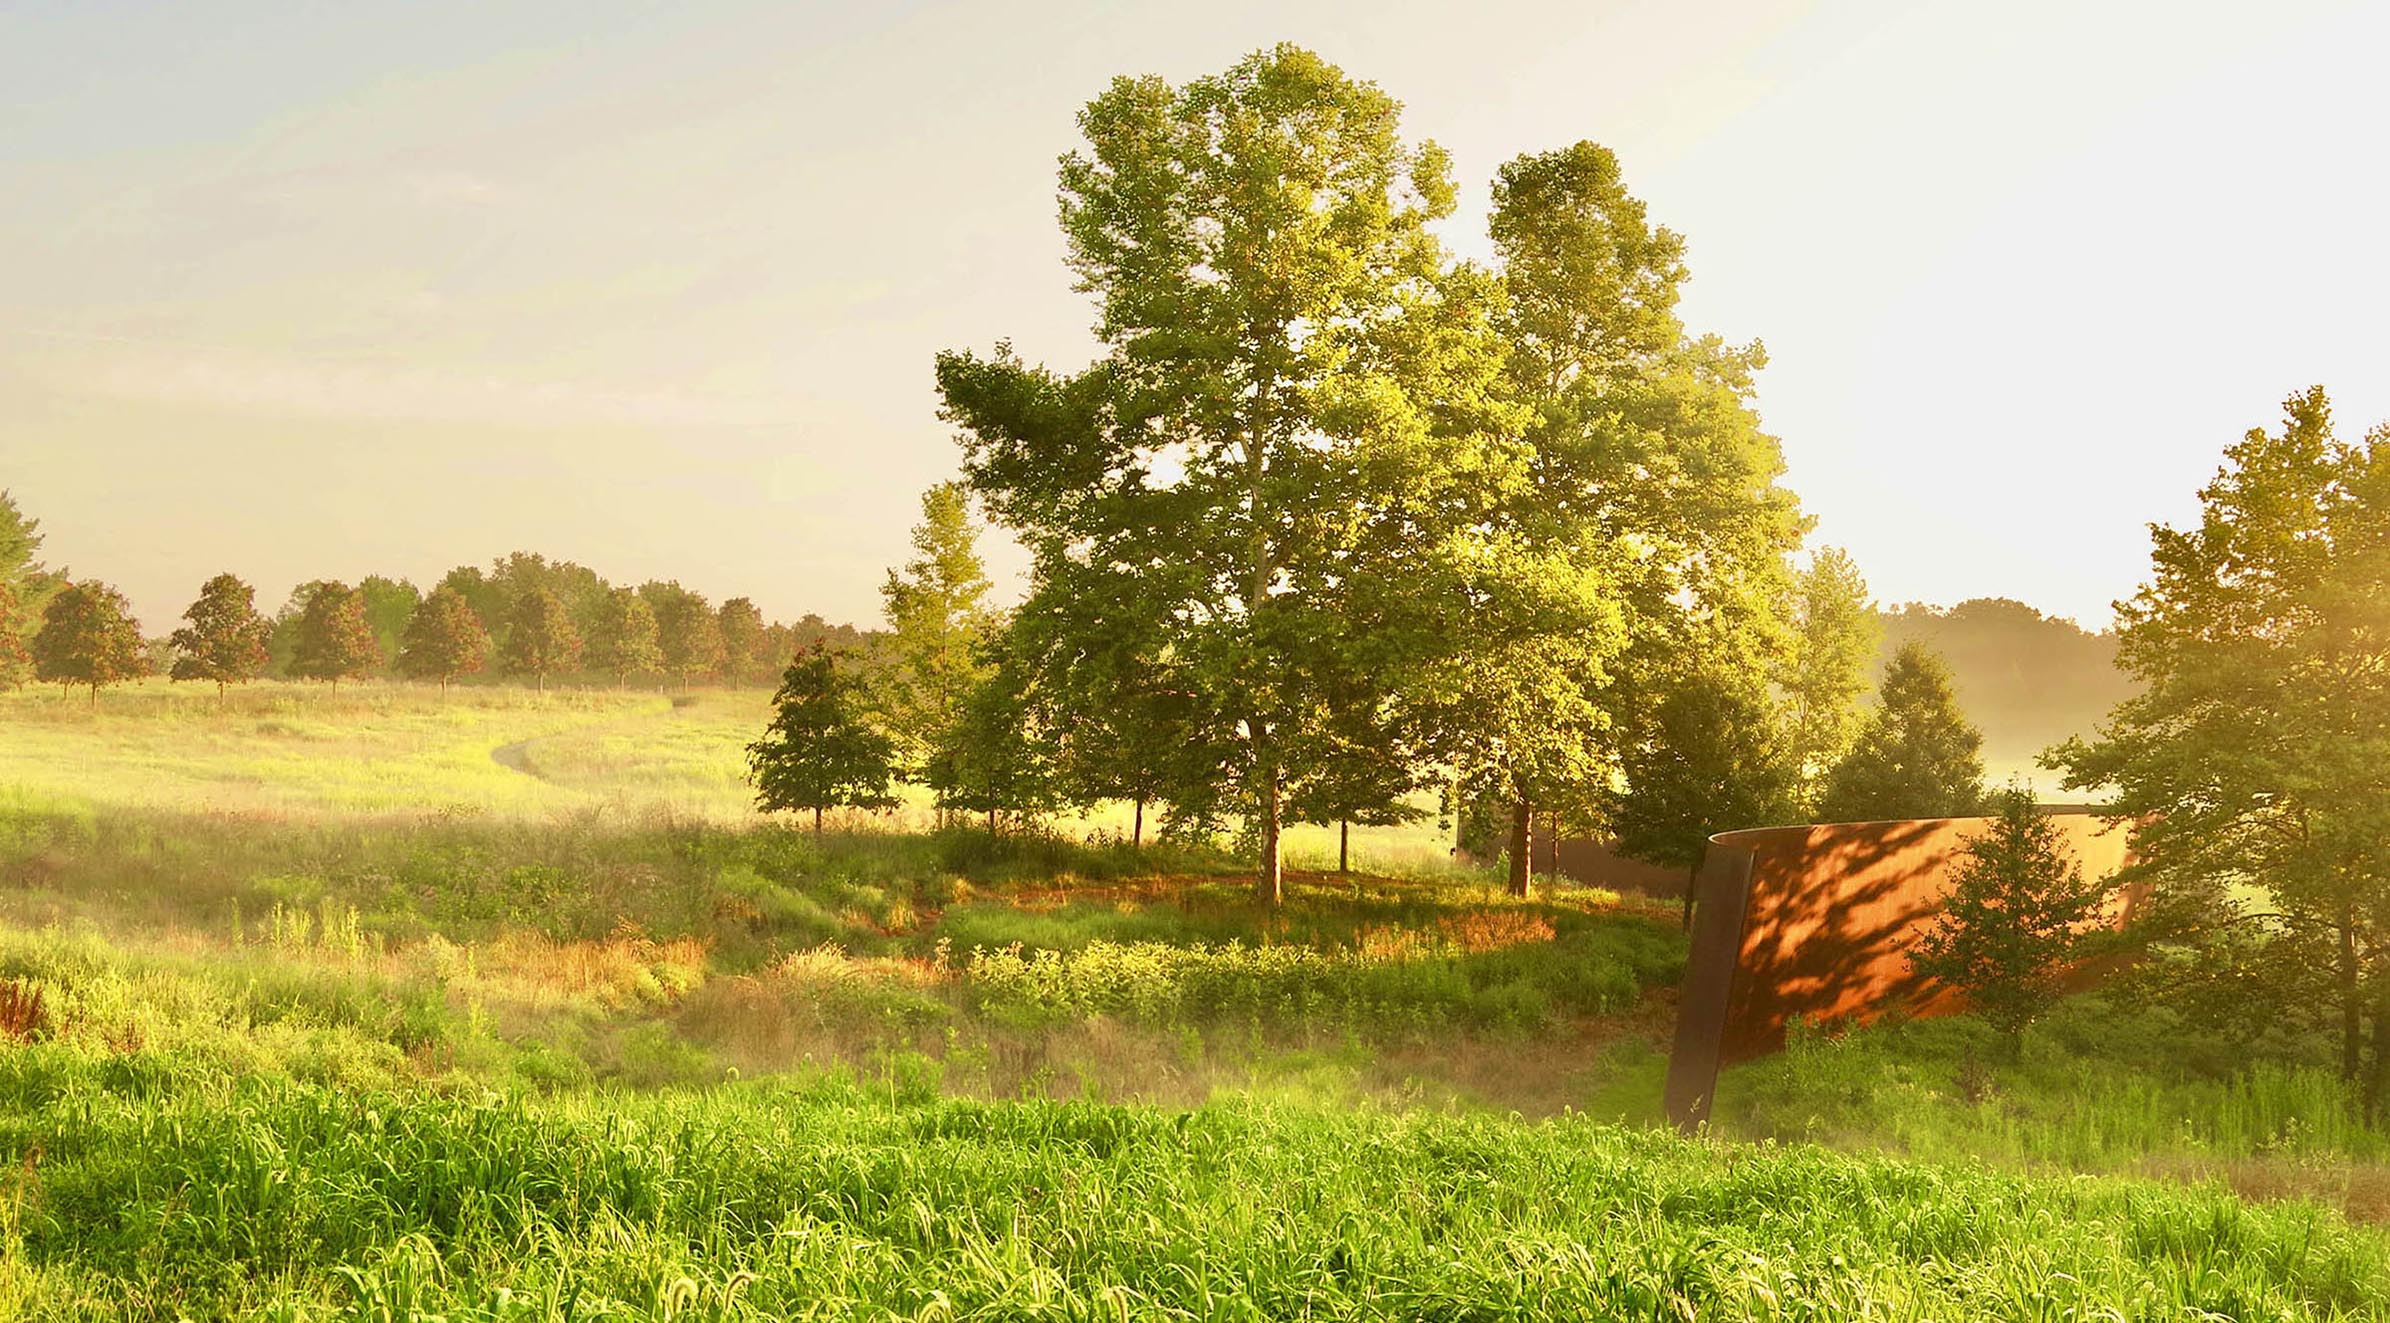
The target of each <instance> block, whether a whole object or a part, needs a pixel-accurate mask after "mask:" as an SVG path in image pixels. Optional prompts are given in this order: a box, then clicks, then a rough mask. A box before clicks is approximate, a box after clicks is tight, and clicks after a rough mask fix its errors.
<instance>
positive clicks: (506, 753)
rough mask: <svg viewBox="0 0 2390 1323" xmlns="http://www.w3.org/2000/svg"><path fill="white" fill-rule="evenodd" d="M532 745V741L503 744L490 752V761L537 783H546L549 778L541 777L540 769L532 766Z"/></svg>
mask: <svg viewBox="0 0 2390 1323" xmlns="http://www.w3.org/2000/svg"><path fill="white" fill-rule="evenodd" d="M532 743H533V741H531V740H516V741H515V742H514V743H512V744H501V745H499V746H498V747H497V748H495V749H492V750H490V761H491V762H494V763H496V764H498V765H499V766H500V767H504V768H507V769H508V770H510V771H516V772H521V773H522V774H523V775H525V776H528V777H530V778H531V779H533V780H535V781H545V780H547V779H548V778H546V777H544V776H541V775H540V774H539V771H538V769H536V768H534V767H533V766H532V765H531V745H532Z"/></svg>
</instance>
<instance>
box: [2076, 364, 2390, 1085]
mask: <svg viewBox="0 0 2390 1323" xmlns="http://www.w3.org/2000/svg"><path fill="white" fill-rule="evenodd" d="M2284 410H2285V418H2284V422H2283V425H2282V428H2281V430H2280V431H2278V432H2268V431H2265V430H2263V429H2252V430H2251V431H2250V432H2249V433H2248V434H2247V435H2246V436H2245V437H2243V439H2242V440H2241V441H2240V443H2239V444H2237V445H2235V446H2233V447H2232V448H2231V449H2229V450H2228V451H2226V452H2225V461H2224V465H2223V467H2222V469H2221V470H2220V471H2219V472H2218V473H2217V474H2216V476H2215V478H2214V480H2213V481H2211V482H2209V483H2208V484H2207V486H2206V487H2205V488H2204V489H2202V491H2201V492H2200V512H2199V519H2198V522H2197V523H2196V524H2195V525H2193V526H2190V527H2186V528H2175V527H2167V526H2159V527H2155V528H2153V529H2152V530H2151V555H2150V560H2151V572H2150V578H2149V580H2148V582H2147V583H2145V584H2144V585H2143V586H2142V588H2141V590H2140V591H2139V592H2138V593H2136V594H2135V595H2134V596H2133V597H2132V598H2131V599H2129V600H2127V601H2125V602H2121V603H2119V604H2118V605H2117V629H2118V634H2119V648H2118V662H2119V664H2120V665H2121V666H2122V667H2123V668H2124V669H2125V671H2126V672H2127V673H2129V674H2130V675H2131V676H2132V677H2133V678H2134V679H2136V680H2138V681H2139V682H2140V683H2141V685H2142V686H2143V687H2142V690H2141V692H2140V693H2139V694H2138V695H2136V696H2134V697H2131V698H2128V699H2126V700H2125V701H2124V702H2123V703H2121V704H2119V705H2118V706H2117V707H2116V709H2115V711H2114V713H2113V714H2112V715H2111V716H2110V718H2109V720H2108V723H2107V725H2106V726H2105V727H2104V728H2103V729H2102V731H2101V732H2100V734H2099V736H2098V738H2096V739H2093V740H2088V741H2086V740H2075V741H2070V742H2069V743H2068V744H2066V745H2065V746H2063V747H2062V748H2061V749H2059V750H2057V751H2056V761H2057V762H2058V763H2059V764H2060V765H2063V766H2064V767H2065V768H2066V769H2067V784H2068V785H2069V786H2070V787H2072V788H2076V789H2086V790H2105V791H2108V792H2111V793H2112V794H2113V800H2112V805H2113V809H2114V811H2115V812H2117V813H2118V814H2120V815H2122V816H2124V817H2127V818H2129V819H2130V820H2131V821H2132V822H2133V823H2134V828H2133V850H2134V856H2135V862H2134V864H2133V865H2132V866H2131V867H2130V868H2129V869H2128V870H2127V871H2126V873H2125V874H2124V877H2125V878H2126V879H2127V880H2132V881H2139V882H2144V883H2147V884H2148V885H2149V886H2150V887H2151V889H2152V890H2151V894H2150V903H2149V904H2148V906H2147V907H2146V908H2145V915H2146V921H2145V923H2144V925H2143V932H2144V935H2145V936H2146V937H2147V938H2148V939H2149V941H2150V942H2151V944H2152V948H2153V953H2154V958H2153V959H2152V960H2150V961H2146V962H2144V964H2145V966H2146V967H2147V972H2148V973H2150V974H2151V975H2152V976H2154V977H2160V978H2162V979H2165V980H2168V981H2171V982H2173V983H2174V988H2175V990H2177V991H2181V992H2184V993H2188V994H2196V995H2194V996H2193V997H2192V1004H2193V1005H2195V1006H2197V1007H2199V1008H2201V1009H2206V1010H2211V1011H2214V1012H2216V1013H2217V1014H2218V1015H2219V1017H2220V1018H2224V1019H2225V1020H2226V1021H2227V1022H2228V1023H2237V1024H2240V1025H2242V1026H2245V1027H2250V1028H2252V1029H2253V1030H2262V1031H2264V1032H2269V1033H2277V1034H2278V1033H2280V1032H2282V1031H2284V1030H2296V1029H2299V1028H2316V1029H2326V1028H2328V1029H2329V1030H2331V1031H2336V1033H2337V1036H2338V1038H2339V1040H2340V1050H2341V1067H2342V1069H2343V1071H2344V1072H2345V1073H2346V1074H2347V1075H2348V1076H2349V1077H2350V1078H2351V1079H2359V1078H2362V1079H2363V1080H2364V1081H2365V1084H2366V1087H2367V1089H2368V1091H2369V1092H2370V1093H2371V1094H2372V1096H2373V1097H2374V1098H2375V1099H2376V1100H2377V1101H2382V1100H2385V1099H2390V772H2386V771H2385V769H2390V428H2377V429H2376V430H2374V431H2373V432H2371V433H2369V434H2368V435H2367V436H2366V437H2365V438H2364V439H2363V440H2362V441H2360V442H2355V443H2349V442H2344V441H2342V440H2340V439H2339V438H2338V437H2337V436H2336V435H2335V433H2334V430H2333V427H2332V414H2331V406H2330V404H2329V402H2328V400H2327V399H2326V398H2325V395H2324V392H2323V390H2322V389H2321V388H2320V387H2318V388H2315V389H2312V390H2309V391H2306V392H2304V393H2302V394H2299V395H2295V396H2293V397H2291V398H2290V399H2289V400H2288V401H2287V402H2286V403H2285V405H2284ZM2252 1022H2254V1023H2252ZM2369 1056H2370V1062H2369V1061H2368V1057H2369Z"/></svg>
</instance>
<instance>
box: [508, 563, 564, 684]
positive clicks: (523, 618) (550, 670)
mask: <svg viewBox="0 0 2390 1323" xmlns="http://www.w3.org/2000/svg"><path fill="white" fill-rule="evenodd" d="M580 659H581V634H580V631H578V630H576V629H574V628H573V621H572V617H571V615H570V614H568V613H567V612H566V611H565V609H564V599H562V598H560V597H558V596H557V595H556V593H555V590H553V589H551V588H546V587H533V588H528V589H525V590H524V592H523V595H522V596H521V597H518V598H516V599H515V604H514V609H513V610H512V611H510V612H508V613H507V618H506V641H505V642H504V643H502V644H500V645H499V648H498V665H499V668H500V669H502V670H504V671H505V672H506V673H507V674H509V675H528V676H530V677H532V678H533V679H534V680H535V681H536V682H537V683H538V685H539V688H540V691H541V692H542V693H545V692H546V691H547V688H548V677H549V676H550V675H553V674H555V673H556V672H558V671H566V670H571V669H572V666H573V664H574V663H575V662H577V661H579V660H580Z"/></svg>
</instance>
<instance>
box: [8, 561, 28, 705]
mask: <svg viewBox="0 0 2390 1323" xmlns="http://www.w3.org/2000/svg"><path fill="white" fill-rule="evenodd" d="M25 616H26V611H25V606H24V603H23V602H22V601H20V600H19V599H18V597H17V590H16V588H15V586H14V585H12V584H10V583H8V582H7V581H6V580H0V690H9V689H21V688H23V687H24V685H25V682H26V681H27V680H30V679H32V678H33V654H32V653H31V652H30V651H28V650H27V649H26V647H25V632H26V630H25V625H26V620H25Z"/></svg>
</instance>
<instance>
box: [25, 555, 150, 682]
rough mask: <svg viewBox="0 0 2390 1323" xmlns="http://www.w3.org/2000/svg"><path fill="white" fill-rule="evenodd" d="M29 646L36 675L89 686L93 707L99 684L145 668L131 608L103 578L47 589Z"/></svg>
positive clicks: (146, 657)
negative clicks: (48, 593) (50, 592)
mask: <svg viewBox="0 0 2390 1323" xmlns="http://www.w3.org/2000/svg"><path fill="white" fill-rule="evenodd" d="M31 651H32V653H33V671H34V674H35V676H36V677H38V678H40V679H41V680H44V681H46V682H48V683H51V684H55V685H58V686H59V687H60V688H61V689H65V688H70V687H72V686H75V685H89V686H91V704H92V706H93V707H97V706H99V702H100V689H101V688H102V687H103V686H106V685H112V684H119V683H122V682H123V681H126V680H135V679H139V678H140V677H142V676H144V675H147V674H149V649H148V648H147V646H145V645H144V644H143V643H142V641H141V627H140V626H139V625H138V624H136V623H135V622H134V620H133V613H132V608H131V607H130V606H129V605H128V604H127V603H126V602H125V599H124V594H123V593H120V592H118V591H116V590H115V589H114V588H111V587H109V586H108V585H106V584H104V583H90V582H85V583H70V584H68V585H67V586H66V587H64V588H61V589H59V590H58V592H57V593H55V594H54V595H52V596H51V598H50V603H49V605H48V606H46V607H44V608H43V610H42V623H41V628H40V629H39V630H38V631H36V632H35V633H34V635H33V644H32V648H31Z"/></svg>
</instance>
